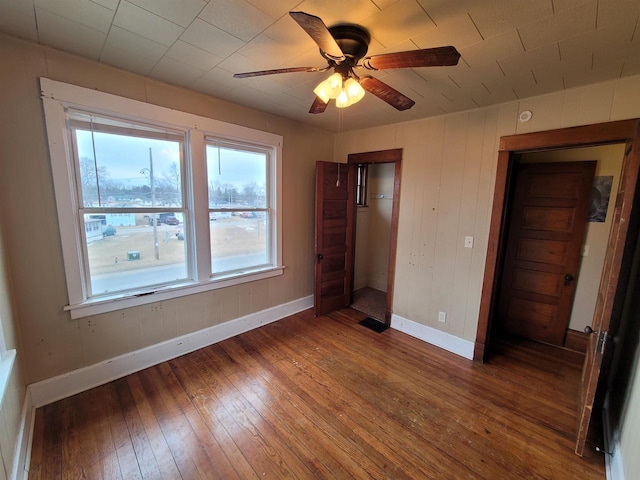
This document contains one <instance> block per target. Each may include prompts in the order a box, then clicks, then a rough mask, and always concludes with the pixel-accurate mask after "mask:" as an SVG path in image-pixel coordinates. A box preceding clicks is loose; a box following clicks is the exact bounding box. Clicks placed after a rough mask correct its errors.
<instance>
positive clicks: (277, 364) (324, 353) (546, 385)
mask: <svg viewBox="0 0 640 480" xmlns="http://www.w3.org/2000/svg"><path fill="white" fill-rule="evenodd" d="M364 316H365V315H364V314H362V313H360V312H356V311H355V310H351V309H345V310H342V311H340V312H336V313H332V314H330V315H328V316H324V317H320V318H314V317H313V314H312V312H311V311H305V312H302V313H301V314H298V315H294V316H292V317H288V318H286V319H284V320H281V321H279V322H276V323H273V324H270V325H267V326H264V327H262V328H260V329H257V330H253V331H251V332H248V333H245V334H242V335H240V336H238V337H235V338H232V339H229V340H225V341H223V342H220V343H218V344H215V345H212V346H210V347H207V348H204V349H201V350H198V351H196V352H194V353H191V354H189V355H185V356H182V357H180V358H177V359H175V360H171V361H169V362H165V363H162V364H160V365H157V366H155V367H152V368H148V369H146V370H144V371H141V372H139V373H136V374H133V375H129V376H127V377H125V378H123V379H120V380H117V381H115V382H111V383H109V384H107V385H104V386H101V387H98V388H95V389H93V390H90V391H87V392H84V393H81V394H78V395H75V396H74V397H71V398H67V399H64V400H61V401H59V402H56V403H54V404H51V405H48V406H45V407H43V408H39V409H38V410H37V412H36V421H35V431H34V440H33V447H32V455H31V467H30V472H29V478H30V479H47V480H49V479H57V478H65V479H66V478H88V479H100V478H104V479H109V480H111V479H118V478H122V479H134V478H148V479H156V478H165V479H180V478H183V479H197V478H221V479H225V480H226V479H243V480H244V479H250V478H253V479H265V478H272V479H282V478H300V479H304V478H339V479H347V478H388V479H425V478H438V479H443V478H455V479H461V478H488V479H507V478H508V479H515V478H527V479H542V478H576V479H603V478H605V474H604V466H603V459H602V457H601V456H600V455H599V454H596V453H588V454H587V455H586V456H585V458H579V457H577V456H576V455H574V454H573V442H574V440H573V437H574V429H575V421H576V419H575V416H576V415H575V410H576V392H577V386H578V382H579V374H580V369H579V365H578V364H577V363H576V361H575V357H572V356H569V357H567V358H564V359H558V358H557V355H556V354H553V353H552V352H550V351H549V349H548V348H546V347H544V346H540V345H535V344H533V345H532V344H530V343H521V344H517V343H504V344H500V345H499V346H498V347H499V348H498V350H497V351H496V354H495V355H494V356H493V358H492V359H491V361H490V362H489V363H487V364H485V365H479V364H476V363H473V362H471V361H468V360H465V359H463V358H460V357H457V356H455V355H453V354H450V353H448V352H445V351H443V350H440V349H438V348H436V347H433V346H430V345H428V344H426V343H423V342H421V341H419V340H416V339H413V338H411V337H409V336H407V335H405V334H403V333H400V332H398V331H395V330H391V329H390V330H387V331H385V332H384V333H382V334H377V333H374V332H372V331H371V330H368V329H366V328H364V327H362V326H360V325H358V324H357V322H358V321H359V320H361V319H362V318H364Z"/></svg>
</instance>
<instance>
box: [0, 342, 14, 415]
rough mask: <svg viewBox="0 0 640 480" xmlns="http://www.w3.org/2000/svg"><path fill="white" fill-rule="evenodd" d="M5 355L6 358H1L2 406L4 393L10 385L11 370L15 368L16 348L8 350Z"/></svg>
mask: <svg viewBox="0 0 640 480" xmlns="http://www.w3.org/2000/svg"><path fill="white" fill-rule="evenodd" d="M3 357H4V358H3V359H2V360H0V408H2V403H3V402H4V394H5V393H6V392H7V388H8V387H9V380H10V379H11V371H12V370H13V364H14V363H15V360H16V351H15V349H14V350H7V351H6V353H5V354H4V356H3Z"/></svg>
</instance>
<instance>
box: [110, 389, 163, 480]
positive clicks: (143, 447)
mask: <svg viewBox="0 0 640 480" xmlns="http://www.w3.org/2000/svg"><path fill="white" fill-rule="evenodd" d="M113 385H114V388H115V390H116V394H117V397H118V403H119V405H120V408H121V411H122V416H123V419H124V422H125V424H126V426H127V432H128V434H129V437H130V439H131V445H132V447H133V451H134V453H135V456H136V460H137V462H138V468H139V470H140V475H141V477H142V478H143V479H145V480H151V479H162V478H165V479H166V478H167V477H166V476H164V475H163V474H162V473H161V471H160V466H159V464H158V461H157V459H156V457H155V455H154V453H153V447H152V445H151V442H150V441H149V437H148V436H147V432H146V430H145V428H144V424H143V421H142V418H141V417H140V413H139V412H138V409H137V406H136V403H135V401H134V399H133V395H132V394H131V390H130V389H129V384H128V383H127V379H126V378H121V379H119V380H116V381H115V382H113Z"/></svg>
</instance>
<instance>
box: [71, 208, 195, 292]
mask: <svg viewBox="0 0 640 480" xmlns="http://www.w3.org/2000/svg"><path fill="white" fill-rule="evenodd" d="M151 217H152V214H150V213H148V212H140V213H107V214H100V215H89V214H86V215H84V231H85V237H86V242H87V244H86V251H87V257H88V260H89V276H90V285H91V291H92V296H100V295H105V294H109V293H113V292H119V291H123V290H130V289H139V288H144V287H150V286H154V285H162V284H166V283H172V282H175V281H176V280H184V279H186V278H187V275H188V269H187V262H186V258H187V255H186V247H185V242H184V233H183V224H182V223H180V224H179V225H169V224H166V223H158V225H157V226H154V225H152V224H150V222H149V219H150V218H151Z"/></svg>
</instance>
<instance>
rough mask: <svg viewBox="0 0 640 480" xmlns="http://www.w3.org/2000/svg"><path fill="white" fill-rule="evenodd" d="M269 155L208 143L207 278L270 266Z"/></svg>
mask: <svg viewBox="0 0 640 480" xmlns="http://www.w3.org/2000/svg"><path fill="white" fill-rule="evenodd" d="M268 167H269V152H268V151H267V150H264V149H250V148H248V147H246V146H242V145H234V144H229V143H225V142H223V141H219V140H213V139H208V140H207V178H208V179H209V185H208V191H209V218H210V220H212V221H211V228H210V237H211V272H212V275H213V276H214V277H215V276H217V275H220V274H226V273H228V272H234V271H242V270H243V269H245V268H252V267H253V266H257V265H268V264H269V263H270V248H269V244H270V239H269V230H268V228H267V225H268V224H269V211H270V208H269V199H270V195H269V194H268V191H267V186H268V181H267V179H268V175H267V172H268Z"/></svg>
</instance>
